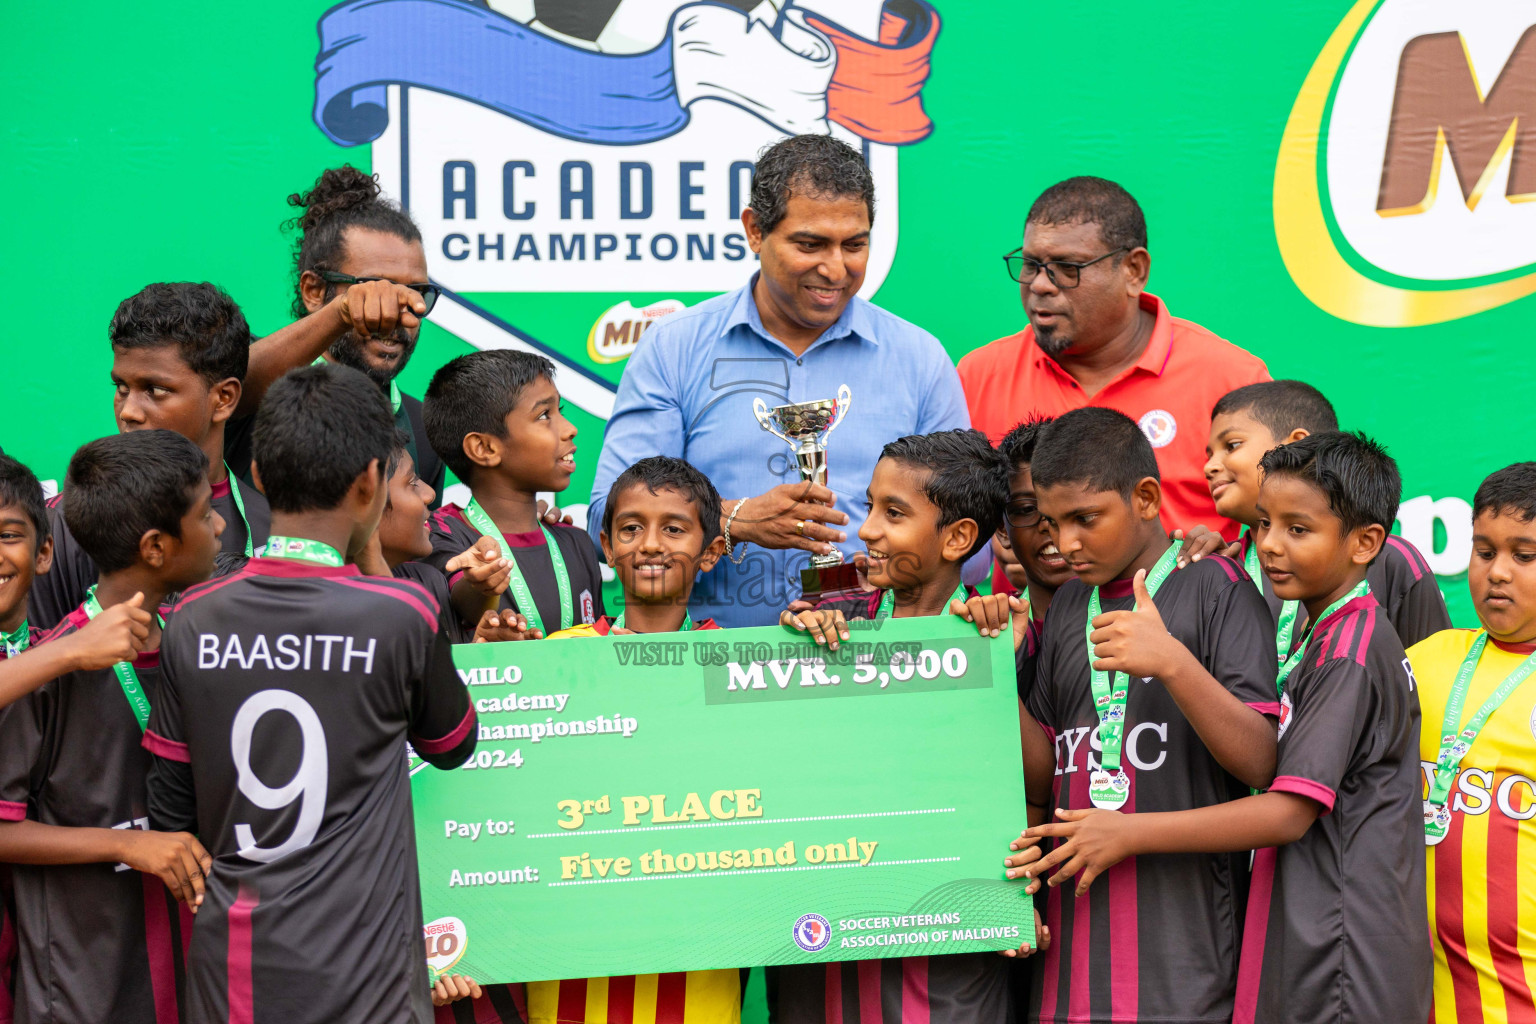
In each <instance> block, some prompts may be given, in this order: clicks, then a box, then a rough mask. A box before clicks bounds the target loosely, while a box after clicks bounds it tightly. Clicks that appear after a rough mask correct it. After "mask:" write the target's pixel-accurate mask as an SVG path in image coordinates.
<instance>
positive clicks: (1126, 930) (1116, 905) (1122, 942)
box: [1108, 762, 1141, 1020]
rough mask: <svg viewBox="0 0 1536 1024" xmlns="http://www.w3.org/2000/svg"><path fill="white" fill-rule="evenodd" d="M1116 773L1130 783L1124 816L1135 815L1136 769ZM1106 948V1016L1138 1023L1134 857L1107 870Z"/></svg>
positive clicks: (1130, 767)
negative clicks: (1107, 993) (1127, 779)
mask: <svg viewBox="0 0 1536 1024" xmlns="http://www.w3.org/2000/svg"><path fill="white" fill-rule="evenodd" d="M1120 770H1121V771H1123V772H1125V774H1126V775H1127V776H1128V777H1129V778H1130V780H1131V788H1130V795H1129V796H1128V798H1127V799H1126V802H1125V808H1124V811H1125V813H1126V814H1134V813H1136V767H1135V765H1132V764H1130V763H1129V762H1126V763H1123V764H1121V766H1120ZM1108 882H1109V949H1110V953H1109V956H1110V961H1111V964H1112V966H1114V967H1116V968H1117V969H1116V970H1113V971H1111V972H1110V975H1109V1013H1110V1016H1111V1017H1113V1018H1114V1019H1115V1020H1138V1019H1139V1014H1138V1008H1139V1006H1140V1003H1141V931H1140V923H1139V922H1138V921H1137V917H1136V908H1137V902H1136V858H1135V857H1130V858H1127V859H1126V860H1123V861H1121V862H1120V863H1118V864H1116V865H1115V866H1114V867H1112V868H1110V869H1109V879H1108Z"/></svg>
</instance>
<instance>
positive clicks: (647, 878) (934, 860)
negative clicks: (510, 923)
mask: <svg viewBox="0 0 1536 1024" xmlns="http://www.w3.org/2000/svg"><path fill="white" fill-rule="evenodd" d="M959 859H960V858H959V857H916V858H913V859H912V860H881V861H876V862H875V863H873V864H860V863H858V862H857V861H855V862H853V863H851V864H801V865H799V866H798V867H792V868H743V869H742V870H740V871H737V870H735V869H734V868H716V869H715V870H713V871H691V872H682V871H678V872H674V873H672V874H668V875H639V876H636V877H634V878H593V879H591V880H588V881H581V880H578V881H575V882H549V883H546V884H547V885H548V886H549V887H550V888H551V889H553V888H555V887H557V886H561V885H612V884H613V883H615V882H661V881H665V880H667V879H669V878H719V877H721V876H723V875H729V876H731V877H735V876H736V875H771V874H774V873H776V872H779V871H836V870H838V869H839V868H893V867H896V866H897V865H898V864H952V863H954V862H955V861H957V860H959Z"/></svg>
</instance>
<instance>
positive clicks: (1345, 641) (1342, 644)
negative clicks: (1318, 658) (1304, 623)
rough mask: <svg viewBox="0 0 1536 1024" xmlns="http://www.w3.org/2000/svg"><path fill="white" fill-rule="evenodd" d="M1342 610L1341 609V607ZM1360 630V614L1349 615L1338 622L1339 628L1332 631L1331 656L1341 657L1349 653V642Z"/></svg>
mask: <svg viewBox="0 0 1536 1024" xmlns="http://www.w3.org/2000/svg"><path fill="white" fill-rule="evenodd" d="M1341 610H1342V609H1341ZM1359 632H1360V616H1358V615H1350V616H1349V617H1347V618H1345V619H1344V620H1342V621H1341V622H1340V623H1339V628H1338V629H1336V630H1334V633H1333V653H1332V654H1331V655H1329V657H1331V658H1343V657H1347V656H1348V655H1349V648H1350V644H1351V643H1352V642H1353V641H1354V639H1355V635H1356V634H1357V633H1359Z"/></svg>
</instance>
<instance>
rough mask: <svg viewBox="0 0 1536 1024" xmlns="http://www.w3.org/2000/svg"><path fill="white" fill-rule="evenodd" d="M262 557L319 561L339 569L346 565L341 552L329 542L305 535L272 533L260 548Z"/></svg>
mask: <svg viewBox="0 0 1536 1024" xmlns="http://www.w3.org/2000/svg"><path fill="white" fill-rule="evenodd" d="M261 555H262V557H263V558H291V559H295V560H297V561H304V562H319V563H320V564H321V565H328V566H330V567H331V568H333V569H340V568H341V567H342V566H344V565H346V564H347V563H346V559H344V558H342V557H341V552H340V551H337V550H336V549H335V548H333V547H331V546H330V545H329V544H324V543H321V542H320V541H318V540H310V539H309V538H307V537H279V536H276V535H273V536H271V537H268V538H267V546H266V547H264V548H262V550H261Z"/></svg>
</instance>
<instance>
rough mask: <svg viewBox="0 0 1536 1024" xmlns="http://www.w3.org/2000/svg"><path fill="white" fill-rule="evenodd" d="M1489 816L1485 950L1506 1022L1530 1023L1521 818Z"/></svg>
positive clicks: (1533, 1015) (1533, 1009)
mask: <svg viewBox="0 0 1536 1024" xmlns="http://www.w3.org/2000/svg"><path fill="white" fill-rule="evenodd" d="M1488 818H1489V820H1488V952H1489V954H1490V955H1491V956H1492V958H1493V965H1494V967H1495V968H1496V969H1497V971H1498V975H1499V986H1500V987H1501V988H1503V989H1504V1009H1505V1012H1506V1013H1508V1014H1509V1024H1531V1022H1533V1021H1536V1002H1533V1001H1532V999H1531V986H1530V984H1529V983H1528V982H1527V981H1526V980H1525V961H1524V960H1523V959H1522V958H1521V956H1520V871H1521V867H1520V849H1519V843H1520V822H1519V821H1518V820H1517V819H1515V818H1511V817H1508V816H1507V815H1503V814H1490V815H1489V816H1488Z"/></svg>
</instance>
